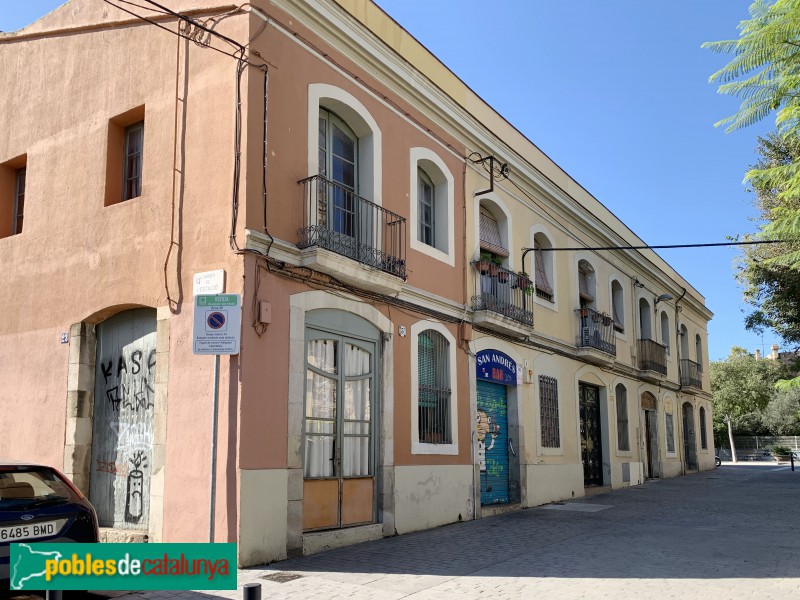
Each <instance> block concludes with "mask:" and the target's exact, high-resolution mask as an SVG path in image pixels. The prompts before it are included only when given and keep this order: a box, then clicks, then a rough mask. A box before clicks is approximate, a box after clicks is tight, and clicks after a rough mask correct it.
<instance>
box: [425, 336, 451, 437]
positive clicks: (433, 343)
mask: <svg viewBox="0 0 800 600" xmlns="http://www.w3.org/2000/svg"><path fill="white" fill-rule="evenodd" d="M449 361H450V343H449V342H448V341H447V340H446V339H445V337H444V336H443V335H442V334H440V333H438V332H437V331H433V330H430V329H429V330H427V331H423V332H422V333H420V334H419V346H418V366H419V400H418V407H419V414H418V418H419V441H420V442H422V443H425V444H451V443H453V442H452V435H451V430H450V364H449Z"/></svg>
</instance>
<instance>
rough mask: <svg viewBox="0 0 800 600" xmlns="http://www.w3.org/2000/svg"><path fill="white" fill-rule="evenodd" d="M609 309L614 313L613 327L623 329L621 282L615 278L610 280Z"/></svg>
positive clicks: (623, 312)
mask: <svg viewBox="0 0 800 600" xmlns="http://www.w3.org/2000/svg"><path fill="white" fill-rule="evenodd" d="M611 311H612V312H613V315H614V329H616V330H617V331H619V332H620V333H622V332H624V331H625V295H624V293H623V291H622V284H621V283H620V282H619V281H617V280H616V279H615V280H614V281H612V282H611Z"/></svg>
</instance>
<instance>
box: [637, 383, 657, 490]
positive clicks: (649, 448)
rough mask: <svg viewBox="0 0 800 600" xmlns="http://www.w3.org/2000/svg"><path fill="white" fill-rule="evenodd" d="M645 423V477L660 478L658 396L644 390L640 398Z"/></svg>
mask: <svg viewBox="0 0 800 600" xmlns="http://www.w3.org/2000/svg"><path fill="white" fill-rule="evenodd" d="M640 401H641V406H642V414H643V417H644V418H643V422H644V423H643V424H644V439H643V440H642V442H643V445H644V448H643V453H642V454H643V457H642V458H643V462H644V470H645V473H644V475H645V477H647V478H648V479H655V478H658V477H659V476H660V475H659V462H658V412H657V410H656V397H655V396H653V394H651V393H650V392H644V393H643V394H642V397H641V399H640Z"/></svg>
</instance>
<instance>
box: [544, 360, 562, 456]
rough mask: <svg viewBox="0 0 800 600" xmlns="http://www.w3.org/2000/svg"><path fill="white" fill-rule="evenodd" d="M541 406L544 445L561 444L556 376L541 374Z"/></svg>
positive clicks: (551, 446) (546, 446) (557, 445)
mask: <svg viewBox="0 0 800 600" xmlns="http://www.w3.org/2000/svg"><path fill="white" fill-rule="evenodd" d="M539 407H540V416H541V424H542V446H543V447H544V448H558V447H559V446H560V445H561V439H560V435H559V424H558V381H557V380H556V378H555V377H547V376H546V375H539Z"/></svg>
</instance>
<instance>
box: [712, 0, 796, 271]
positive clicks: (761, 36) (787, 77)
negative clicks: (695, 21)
mask: <svg viewBox="0 0 800 600" xmlns="http://www.w3.org/2000/svg"><path fill="white" fill-rule="evenodd" d="M750 17H751V18H750V19H749V20H745V21H742V22H741V23H740V24H739V31H740V34H739V39H738V40H724V41H720V42H706V43H705V44H703V47H704V48H709V49H711V50H713V51H714V52H721V53H726V54H733V55H734V58H733V59H732V60H731V61H730V62H729V63H728V64H727V65H726V66H725V67H723V68H722V69H720V70H719V71H717V72H716V73H714V74H713V75H712V76H711V81H712V82H719V83H720V84H721V85H720V87H719V91H720V93H722V94H729V95H732V96H735V97H737V98H741V99H742V103H741V105H740V107H739V111H738V112H737V113H736V114H734V115H732V116H730V117H728V118H727V119H723V120H722V121H720V122H719V123H717V125H727V130H728V131H732V130H735V129H740V128H742V127H747V126H749V125H752V124H753V123H756V122H758V121H761V120H762V119H764V118H766V117H767V116H769V115H771V114H772V113H773V112H774V113H775V114H776V119H775V123H776V125H777V127H778V131H779V133H780V134H781V135H782V136H785V137H786V138H788V139H793V140H796V139H797V138H798V137H800V135H799V134H800V0H769V1H768V0H755V1H754V2H753V3H752V5H751V6H750ZM746 177H747V179H748V180H749V181H751V182H753V183H754V186H758V187H761V188H764V189H772V190H775V194H776V200H777V202H776V206H774V207H773V208H771V210H770V221H769V222H768V223H767V224H766V225H764V226H763V227H762V229H761V232H760V234H759V235H760V236H761V237H763V238H765V239H781V240H788V241H790V242H792V244H791V245H789V246H788V247H786V248H784V249H783V252H780V253H777V254H775V255H773V256H770V257H768V258H767V259H766V260H765V262H766V263H767V264H770V265H780V266H784V267H791V268H797V267H800V210H798V208H797V206H796V200H797V198H800V160H798V159H797V157H796V156H795V157H794V158H793V159H791V160H787V161H778V162H775V163H769V164H765V165H761V166H756V167H754V168H752V169H750V171H749V172H748V173H747V176H746Z"/></svg>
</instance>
